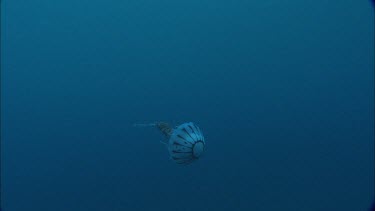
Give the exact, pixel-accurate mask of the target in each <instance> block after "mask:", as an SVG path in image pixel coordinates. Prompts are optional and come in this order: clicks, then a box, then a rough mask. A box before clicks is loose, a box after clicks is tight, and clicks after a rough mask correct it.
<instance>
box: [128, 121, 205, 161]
mask: <svg viewBox="0 0 375 211" xmlns="http://www.w3.org/2000/svg"><path fill="white" fill-rule="evenodd" d="M134 126H137V127H147V126H152V127H156V128H157V129H159V130H160V132H161V133H162V134H163V135H164V136H165V137H166V138H167V141H166V142H163V141H162V143H163V144H165V145H166V146H167V149H168V152H169V155H170V158H171V159H172V160H173V161H174V162H175V163H177V164H190V163H192V162H194V161H196V160H197V159H199V158H200V157H201V156H202V154H203V152H204V148H205V141H204V137H203V134H202V132H201V130H200V129H199V127H198V126H197V125H195V124H194V123H192V122H187V123H183V124H181V125H179V126H177V127H176V128H172V127H171V126H170V125H169V124H168V123H166V122H156V123H151V124H135V125H134Z"/></svg>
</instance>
